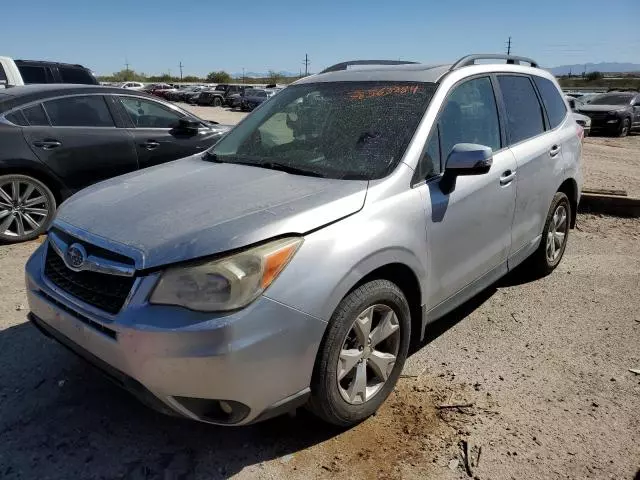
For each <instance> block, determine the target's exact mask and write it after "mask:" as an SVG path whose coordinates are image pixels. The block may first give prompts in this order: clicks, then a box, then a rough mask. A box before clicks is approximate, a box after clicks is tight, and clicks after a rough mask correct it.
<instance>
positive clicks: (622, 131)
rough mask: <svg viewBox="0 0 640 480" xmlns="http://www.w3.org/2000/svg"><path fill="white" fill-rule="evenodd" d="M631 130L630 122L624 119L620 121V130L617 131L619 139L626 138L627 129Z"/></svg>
mask: <svg viewBox="0 0 640 480" xmlns="http://www.w3.org/2000/svg"><path fill="white" fill-rule="evenodd" d="M630 128H631V120H630V119H628V118H625V119H623V120H622V122H621V123H620V129H619V130H618V136H619V137H626V136H627V135H629V129H630Z"/></svg>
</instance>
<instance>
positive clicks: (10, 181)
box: [0, 175, 56, 243]
mask: <svg viewBox="0 0 640 480" xmlns="http://www.w3.org/2000/svg"><path fill="white" fill-rule="evenodd" d="M16 186H17V195H16V192H15V188H16ZM0 190H1V191H0V242H2V243H19V242H25V241H28V240H33V239H34V238H37V237H38V236H40V235H42V234H43V233H44V232H45V231H46V230H47V228H49V224H50V223H51V221H52V220H53V217H54V215H55V212H56V200H55V197H54V196H53V193H52V192H51V190H50V189H49V188H48V187H47V186H46V185H45V184H44V183H42V182H41V181H40V180H37V179H35V178H33V177H29V176H27V175H0ZM34 202H35V203H34Z"/></svg>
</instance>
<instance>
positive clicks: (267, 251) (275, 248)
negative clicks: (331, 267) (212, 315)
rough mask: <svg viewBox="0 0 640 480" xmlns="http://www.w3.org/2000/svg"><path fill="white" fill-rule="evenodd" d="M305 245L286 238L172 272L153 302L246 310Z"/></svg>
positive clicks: (208, 309)
mask: <svg viewBox="0 0 640 480" xmlns="http://www.w3.org/2000/svg"><path fill="white" fill-rule="evenodd" d="M302 241H303V240H302V238H300V237H294V238H283V239H279V240H274V241H272V242H269V243H266V244H264V245H259V246H257V247H253V248H250V249H248V250H245V251H242V252H238V253H235V254H233V255H230V256H228V257H223V258H219V259H217V260H212V261H209V262H205V263H200V264H196V265H187V266H182V267H175V268H171V269H169V270H167V271H166V272H164V273H163V275H162V277H161V278H160V281H159V282H158V284H157V285H156V287H155V289H154V291H153V293H152V294H151V298H150V299H149V302H150V303H153V304H160V305H180V306H182V307H186V308H190V309H192V310H199V311H204V312H213V311H226V310H236V309H238V308H242V307H244V306H246V305H248V304H249V303H251V302H252V301H254V300H255V299H256V298H257V297H258V296H259V295H260V294H261V293H262V292H264V291H265V290H266V289H267V287H268V286H269V285H270V284H271V282H273V281H274V280H275V279H276V277H277V276H278V275H279V274H280V272H281V271H282V269H283V268H284V267H285V266H286V265H287V263H289V261H290V260H291V258H292V257H293V255H294V254H295V253H296V251H297V250H298V248H299V247H300V245H301V244H302Z"/></svg>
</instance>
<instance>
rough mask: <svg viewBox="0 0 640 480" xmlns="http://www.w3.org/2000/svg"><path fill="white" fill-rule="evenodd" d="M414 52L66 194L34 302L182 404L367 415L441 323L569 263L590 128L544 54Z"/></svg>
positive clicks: (264, 412) (129, 377)
mask: <svg viewBox="0 0 640 480" xmlns="http://www.w3.org/2000/svg"><path fill="white" fill-rule="evenodd" d="M499 59H502V60H503V62H497V61H495V62H494V63H493V64H490V63H487V60H499ZM477 60H483V61H484V63H483V64H477ZM504 60H506V63H504ZM400 63H403V62H392V61H357V62H347V63H343V64H339V65H335V66H333V67H331V68H329V69H327V70H326V71H325V72H323V73H321V74H318V75H314V76H310V77H307V78H304V79H302V80H300V81H298V82H296V83H294V84H293V85H291V86H289V87H287V88H286V89H284V90H283V91H282V92H280V93H279V94H278V95H275V96H274V97H273V98H271V99H269V100H268V101H267V102H265V103H264V104H263V105H261V106H260V107H259V108H258V109H256V110H255V112H254V113H252V114H251V115H249V116H248V117H247V118H246V119H245V120H244V121H243V122H242V123H240V124H239V125H238V126H236V127H235V128H234V129H233V130H231V131H230V132H229V133H228V134H226V136H225V137H223V138H222V140H221V141H220V142H219V143H218V144H217V145H215V146H214V147H213V148H211V149H210V150H209V151H208V152H206V153H204V154H199V155H195V156H192V157H188V158H185V159H182V160H178V161H175V162H172V163H168V164H164V165H160V166H158V167H154V168H152V169H149V170H145V171H142V172H135V173H132V174H128V175H125V176H122V177H118V178H115V179H112V180H108V181H106V182H102V183H99V184H97V185H94V186H92V187H89V188H88V189H86V190H83V191H82V192H80V193H78V194H77V195H75V196H73V197H72V198H71V199H69V200H67V201H66V202H65V203H64V204H63V205H62V207H61V208H60V210H59V212H58V216H57V219H56V220H55V222H54V223H53V225H52V227H51V229H50V230H49V235H48V238H47V240H46V242H44V244H43V245H42V246H41V247H40V248H38V250H37V251H36V252H35V253H34V254H33V256H32V257H31V259H30V260H29V262H28V263H27V266H26V281H27V290H28V296H29V305H30V308H31V314H30V319H31V321H32V322H33V323H34V324H35V325H36V326H37V327H38V328H40V330H41V331H43V332H44V333H46V334H47V335H50V336H52V337H54V338H56V339H57V340H58V341H60V342H61V343H63V344H65V345H66V346H68V347H69V348H71V349H72V350H74V351H76V352H77V353H78V354H80V355H81V356H83V357H85V358H86V359H87V360H89V361H90V362H91V363H93V364H95V365H97V366H98V367H99V368H101V369H102V370H103V371H105V372H106V373H107V374H108V375H109V376H110V377H112V378H113V379H115V380H116V381H117V382H118V383H120V384H121V385H123V386H124V387H126V388H127V389H129V390H130V391H132V392H133V393H135V394H136V395H137V396H138V397H139V398H141V399H142V400H143V401H145V402H147V403H148V404H151V405H152V406H154V407H156V408H158V409H160V410H163V411H166V412H169V413H173V414H178V415H182V416H185V417H188V418H192V419H195V420H201V421H205V422H210V423H215V424H223V425H243V424H248V423H252V422H256V421H259V420H263V419H265V418H268V417H271V416H274V415H277V414H280V413H283V412H286V411H287V410H291V409H293V408H296V407H299V406H302V405H306V406H308V407H309V408H310V409H311V410H312V411H313V412H315V413H316V414H317V415H319V416H320V417H322V418H323V419H325V420H326V421H328V422H331V423H334V424H337V425H341V426H346V425H351V424H354V423H356V422H359V421H361V420H363V419H365V418H366V417H368V416H369V415H371V414H373V413H374V412H375V411H376V409H377V408H378V407H379V406H380V405H381V403H382V402H383V401H384V400H385V399H386V398H387V396H388V395H389V393H390V391H391V390H392V389H393V387H394V385H395V383H396V381H397V379H398V376H399V375H400V372H401V370H402V367H403V364H404V362H405V359H406V357H407V352H408V349H409V344H410V342H412V341H413V342H416V343H418V344H419V342H420V340H421V339H422V337H423V336H424V334H425V330H426V329H428V328H429V323H430V322H432V321H434V320H435V319H437V318H439V317H441V316H442V315H444V314H445V313H447V312H449V311H450V310H452V309H453V308H455V307H456V306H458V305H460V304H461V303H463V302H464V301H465V300H467V299H469V298H470V297H472V296H473V295H475V294H476V293H478V292H479V291H480V290H482V289H483V288H485V287H487V286H488V285H490V284H492V283H493V282H495V281H496V280H497V279H499V278H500V277H501V276H503V275H505V274H506V273H507V272H508V271H509V270H511V269H513V268H514V267H516V266H517V265H518V264H520V263H522V262H523V261H525V260H527V261H528V267H527V268H530V269H534V270H535V271H536V272H539V273H540V274H547V273H549V272H551V271H552V270H553V269H554V268H555V267H556V266H557V265H558V263H559V262H560V260H561V258H562V255H563V252H564V249H565V246H566V244H567V235H568V233H569V229H570V228H571V227H572V226H573V225H574V222H575V215H576V207H577V205H578V201H579V197H580V185H581V176H580V155H581V136H582V129H581V128H580V127H579V126H578V125H576V123H575V122H574V120H573V117H572V115H571V114H570V110H569V108H568V106H567V105H566V103H565V101H564V99H563V96H562V95H561V93H560V90H559V88H558V84H557V83H556V81H555V80H554V78H553V76H552V75H551V74H549V73H548V72H546V71H545V70H542V69H539V68H537V65H536V63H535V62H533V61H532V60H529V59H524V58H518V57H504V56H500V55H472V56H468V57H465V58H462V59H461V60H459V61H458V62H456V63H455V64H453V65H437V66H428V65H421V64H409V63H407V62H404V64H400ZM525 63H526V64H527V66H525V65H524V64H525ZM363 65H365V67H364V68H363Z"/></svg>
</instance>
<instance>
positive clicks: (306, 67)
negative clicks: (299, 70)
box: [302, 53, 311, 77]
mask: <svg viewBox="0 0 640 480" xmlns="http://www.w3.org/2000/svg"><path fill="white" fill-rule="evenodd" d="M302 64H303V65H304V75H305V77H306V76H307V75H309V64H311V62H310V61H309V55H307V54H306V53H305V54H304V62H302Z"/></svg>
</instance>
